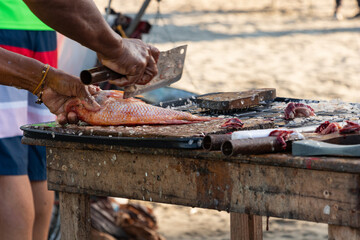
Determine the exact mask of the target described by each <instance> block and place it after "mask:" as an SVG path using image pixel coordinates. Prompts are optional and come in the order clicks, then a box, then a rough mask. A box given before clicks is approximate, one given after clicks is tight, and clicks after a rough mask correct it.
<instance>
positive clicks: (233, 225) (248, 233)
mask: <svg viewBox="0 0 360 240" xmlns="http://www.w3.org/2000/svg"><path fill="white" fill-rule="evenodd" d="M230 236H231V240H261V239H263V232H262V217H261V216H255V215H248V214H242V213H230Z"/></svg>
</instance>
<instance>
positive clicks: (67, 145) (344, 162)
mask: <svg viewBox="0 0 360 240" xmlns="http://www.w3.org/2000/svg"><path fill="white" fill-rule="evenodd" d="M22 143H24V144H28V145H39V146H47V147H51V148H53V147H54V148H63V149H78V150H90V151H92V150H94V151H95V150H98V151H105V152H112V153H119V152H130V153H133V154H141V155H153V154H159V155H166V156H174V157H178V158H196V159H207V160H212V161H221V162H237V163H251V164H259V165H269V166H278V167H290V168H302V169H312V170H320V171H331V172H345V173H360V161H359V160H360V158H339V157H296V156H292V155H291V154H288V153H277V154H274V153H273V154H261V155H237V156H236V157H227V158H224V156H223V154H222V153H221V152H217V151H205V150H189V149H162V148H139V147H125V146H119V145H104V144H89V143H75V142H62V141H56V140H45V139H34V138H28V137H23V138H22Z"/></svg>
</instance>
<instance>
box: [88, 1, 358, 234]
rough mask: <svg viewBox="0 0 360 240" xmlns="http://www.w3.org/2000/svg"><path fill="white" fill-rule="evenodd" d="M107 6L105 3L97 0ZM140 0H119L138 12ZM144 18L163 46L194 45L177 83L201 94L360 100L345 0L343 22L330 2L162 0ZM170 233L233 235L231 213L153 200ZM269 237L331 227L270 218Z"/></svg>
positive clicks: (353, 30) (352, 9) (354, 28)
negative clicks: (260, 91)
mask: <svg viewBox="0 0 360 240" xmlns="http://www.w3.org/2000/svg"><path fill="white" fill-rule="evenodd" d="M95 2H96V3H97V5H98V6H99V8H100V9H101V10H102V11H103V8H104V6H105V5H107V1H104V0H96V1H95ZM141 4H142V1H140V0H132V1H119V0H117V1H113V3H112V7H113V8H114V9H115V10H116V11H120V12H122V13H125V14H127V15H129V16H134V14H135V13H136V12H137V10H138V9H139V8H140V6H141ZM159 6H160V13H161V15H160V16H161V17H160V18H159V17H157V16H158V15H157V9H158V2H157V1H152V2H151V3H150V6H149V8H148V9H147V12H146V14H145V16H144V19H147V20H148V21H149V22H150V23H151V24H153V28H152V30H151V33H150V34H148V35H146V36H144V37H143V40H144V41H146V42H149V43H151V44H153V45H155V46H156V47H158V48H159V49H160V50H167V49H170V48H172V47H175V46H178V45H181V44H188V52H187V57H186V61H185V71H184V74H183V77H182V79H181V80H180V81H179V82H178V83H176V84H175V85H174V87H177V88H181V89H185V90H188V91H192V92H195V93H199V94H203V93H209V92H218V91H242V90H247V89H250V88H263V87H272V88H276V89H277V95H278V96H282V97H293V98H308V99H319V100H323V99H325V100H330V99H341V100H343V101H348V102H360V90H359V89H360V79H359V78H360V35H359V32H360V27H359V26H360V25H359V23H360V19H357V20H350V19H347V17H350V16H352V15H354V14H355V13H356V11H357V7H356V1H355V0H347V1H344V6H343V9H342V13H343V15H344V16H345V19H344V20H343V21H336V20H333V19H332V13H333V7H334V2H333V1H328V0H317V1H311V0H302V1H300V0H298V1H296V0H294V1H276V0H258V1H245V0H227V1H219V0H218V1H215V0H198V1H191V0H181V1H179V0H178V1H175V0H163V1H161V2H160V5H159ZM153 206H154V209H155V214H156V216H157V217H158V220H159V224H160V229H159V231H160V232H161V233H162V234H163V235H164V236H165V237H166V238H167V239H172V240H177V239H229V236H230V234H229V214H228V213H226V212H218V211H212V210H203V209H197V208H195V209H193V208H187V207H180V206H171V205H163V204H155V205H153ZM269 227H270V231H265V232H264V239H326V238H327V226H326V225H325V224H314V223H309V222H301V221H289V220H286V221H284V220H281V219H276V218H270V226H269Z"/></svg>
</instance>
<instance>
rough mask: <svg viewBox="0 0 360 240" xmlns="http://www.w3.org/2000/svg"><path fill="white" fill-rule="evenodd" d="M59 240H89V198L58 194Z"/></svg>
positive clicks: (71, 194) (64, 193)
mask: <svg viewBox="0 0 360 240" xmlns="http://www.w3.org/2000/svg"><path fill="white" fill-rule="evenodd" d="M59 200H60V219H61V240H88V239H90V228H91V218H90V197H89V195H86V194H73V193H66V192H60V193H59Z"/></svg>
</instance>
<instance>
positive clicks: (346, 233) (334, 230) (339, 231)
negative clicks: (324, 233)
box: [328, 225, 360, 240]
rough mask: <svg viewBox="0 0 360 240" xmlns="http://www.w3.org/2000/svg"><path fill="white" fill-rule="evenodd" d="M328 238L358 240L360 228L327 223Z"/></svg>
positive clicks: (332, 239) (331, 239) (333, 239)
mask: <svg viewBox="0 0 360 240" xmlns="http://www.w3.org/2000/svg"><path fill="white" fill-rule="evenodd" d="M328 239H329V240H344V239H347V240H360V229H358V228H351V227H343V226H336V225H329V227H328Z"/></svg>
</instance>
